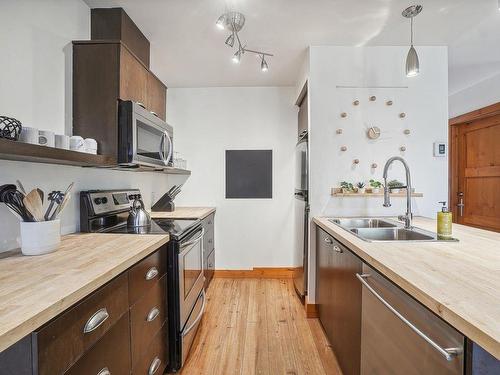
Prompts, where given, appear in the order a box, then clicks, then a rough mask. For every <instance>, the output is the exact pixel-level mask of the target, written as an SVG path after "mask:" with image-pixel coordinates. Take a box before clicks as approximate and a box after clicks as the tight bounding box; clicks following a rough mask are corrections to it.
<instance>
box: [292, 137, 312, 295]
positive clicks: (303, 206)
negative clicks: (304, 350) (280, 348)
mask: <svg viewBox="0 0 500 375" xmlns="http://www.w3.org/2000/svg"><path fill="white" fill-rule="evenodd" d="M307 139H308V138H307V132H303V133H302V134H301V136H300V137H299V141H298V143H297V146H296V148H295V163H296V169H295V171H296V172H295V173H296V176H295V233H296V238H295V253H294V260H295V264H296V265H298V269H297V271H296V272H295V273H294V278H293V282H294V285H295V290H296V291H297V293H298V294H299V296H300V297H304V296H305V295H307V264H308V233H309V200H308V196H309V194H308V190H309V178H308V177H309V171H308V154H307V149H308V147H307V146H308V142H307Z"/></svg>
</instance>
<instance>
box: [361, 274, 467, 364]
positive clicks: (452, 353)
mask: <svg viewBox="0 0 500 375" xmlns="http://www.w3.org/2000/svg"><path fill="white" fill-rule="evenodd" d="M356 277H357V278H358V279H359V281H361V283H362V284H363V286H365V287H366V289H368V290H369V291H370V292H371V293H372V294H373V295H374V296H375V297H376V298H377V299H378V300H379V301H380V302H382V303H383V304H384V306H385V307H387V308H388V309H389V311H391V312H392V313H393V314H394V315H396V316H397V317H398V318H399V319H401V320H402V321H403V322H404V323H405V324H406V325H407V326H408V327H409V328H411V330H412V331H413V332H415V333H416V334H417V335H419V336H420V337H421V338H423V339H424V340H425V341H426V342H427V343H428V344H429V345H430V346H432V347H433V348H434V349H436V350H437V351H438V352H439V353H440V354H441V355H442V356H443V357H444V358H446V360H447V361H452V360H453V359H454V358H455V357H457V356H458V355H460V354H462V349H461V348H442V347H441V346H439V345H438V344H437V343H436V342H435V341H434V340H432V339H431V338H430V337H429V336H427V335H426V334H425V333H423V332H422V331H421V330H419V329H418V328H417V327H415V326H414V325H413V324H412V323H411V322H410V321H409V320H408V319H406V318H405V317H404V316H403V315H401V313H399V311H397V310H396V309H395V308H394V307H392V306H391V305H390V304H389V302H387V301H386V300H385V299H383V298H382V296H381V295H380V294H378V293H377V292H376V291H375V289H373V288H372V287H371V286H370V284H368V283H367V282H366V279H367V278H369V277H370V274H362V275H360V274H359V273H357V274H356Z"/></svg>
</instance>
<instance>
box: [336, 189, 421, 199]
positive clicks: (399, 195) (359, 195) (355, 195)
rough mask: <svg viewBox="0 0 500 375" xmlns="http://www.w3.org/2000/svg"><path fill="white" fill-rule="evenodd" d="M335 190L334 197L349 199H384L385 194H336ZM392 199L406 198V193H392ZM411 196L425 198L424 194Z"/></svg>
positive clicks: (412, 194)
mask: <svg viewBox="0 0 500 375" xmlns="http://www.w3.org/2000/svg"><path fill="white" fill-rule="evenodd" d="M334 189H335V188H332V191H331V195H332V197H338V198H339V197H349V198H355V197H358V198H375V197H378V198H380V197H383V196H384V193H363V194H358V193H336V192H335V190H334ZM390 196H391V198H392V197H403V198H406V192H403V193H391V194H390ZM411 196H412V197H414V198H422V197H423V196H424V194H423V193H411Z"/></svg>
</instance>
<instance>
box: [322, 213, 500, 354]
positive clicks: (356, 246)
mask: <svg viewBox="0 0 500 375" xmlns="http://www.w3.org/2000/svg"><path fill="white" fill-rule="evenodd" d="M313 220H314V222H315V223H316V224H317V225H319V226H320V227H321V228H323V229H324V230H325V231H326V232H328V233H329V234H330V235H332V236H333V237H335V238H336V239H338V240H339V241H340V242H342V243H343V244H344V245H346V246H347V247H348V248H350V249H351V250H352V251H353V252H354V253H355V254H356V255H358V256H359V257H360V258H362V259H363V260H364V261H366V263H368V264H370V265H372V266H373V267H375V268H376V269H377V270H378V271H380V272H381V273H382V274H384V275H385V276H386V277H387V278H389V279H390V280H391V281H393V282H394V283H395V284H397V285H399V286H400V287H401V288H402V289H404V290H405V291H406V292H407V293H409V294H410V295H412V296H413V297H414V298H415V299H417V300H418V301H419V302H420V303H422V304H423V305H425V306H426V307H427V308H429V309H430V310H432V311H433V312H434V313H435V314H437V315H439V316H440V317H441V318H443V320H445V321H446V322H448V323H449V324H450V325H452V326H454V327H455V328H456V329H458V330H459V331H461V332H462V333H463V334H464V335H465V336H467V337H469V338H470V339H471V340H473V341H475V342H476V343H478V344H479V345H481V346H482V347H483V348H484V349H486V350H487V351H489V352H490V353H491V354H492V355H494V356H495V357H496V358H498V359H500V233H495V232H490V231H485V230H480V229H476V228H472V227H466V226H463V225H458V224H453V237H455V238H458V239H459V240H460V242H392V243H391V242H365V241H363V240H361V239H359V238H357V237H356V236H354V235H353V234H351V233H349V232H348V231H346V230H345V229H342V228H340V227H338V226H337V225H335V224H332V223H330V222H329V221H328V219H327V218H320V217H315V218H314V219H313ZM413 225H414V226H416V227H420V228H423V229H427V230H430V231H433V232H435V231H436V221H435V220H432V219H427V218H415V219H414V220H413Z"/></svg>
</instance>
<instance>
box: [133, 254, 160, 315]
mask: <svg viewBox="0 0 500 375" xmlns="http://www.w3.org/2000/svg"><path fill="white" fill-rule="evenodd" d="M166 255H167V253H166V248H165V247H162V248H160V249H159V250H157V251H156V252H154V253H153V254H151V255H149V256H148V257H147V258H145V259H143V260H142V261H140V262H139V263H137V264H136V265H135V266H133V267H132V268H131V269H130V270H129V272H128V275H129V304H130V306H132V305H133V304H134V303H135V302H136V301H137V300H138V299H139V298H140V297H141V296H142V295H143V294H144V293H145V292H146V291H147V290H148V289H149V288H151V287H152V286H153V285H155V284H156V282H157V281H158V280H159V279H160V278H161V277H162V276H163V275H164V274H165V272H166V269H167V258H166Z"/></svg>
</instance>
